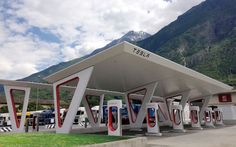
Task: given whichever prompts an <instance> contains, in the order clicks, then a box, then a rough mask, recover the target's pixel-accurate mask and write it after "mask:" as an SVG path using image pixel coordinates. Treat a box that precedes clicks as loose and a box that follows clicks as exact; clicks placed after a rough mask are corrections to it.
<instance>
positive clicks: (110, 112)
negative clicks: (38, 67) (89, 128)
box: [108, 106, 118, 132]
mask: <svg viewBox="0 0 236 147" xmlns="http://www.w3.org/2000/svg"><path fill="white" fill-rule="evenodd" d="M112 107H116V106H111V107H109V109H108V111H109V113H108V115H109V116H108V117H109V121H108V127H109V130H110V131H112V132H114V131H115V130H116V129H117V128H114V127H113V125H112ZM116 109H117V115H118V108H117V107H116ZM117 121H118V120H117Z"/></svg>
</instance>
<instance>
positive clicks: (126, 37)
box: [20, 31, 151, 82]
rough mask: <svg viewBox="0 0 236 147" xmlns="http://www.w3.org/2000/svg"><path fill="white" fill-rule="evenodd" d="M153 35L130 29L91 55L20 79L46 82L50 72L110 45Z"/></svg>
mask: <svg viewBox="0 0 236 147" xmlns="http://www.w3.org/2000/svg"><path fill="white" fill-rule="evenodd" d="M150 36H151V35H150V34H148V33H146V32H143V31H139V32H135V31H129V32H128V33H126V34H125V35H124V36H122V37H121V38H119V39H116V40H113V41H112V42H110V43H109V44H107V45H106V46H104V47H103V48H99V49H96V50H94V51H93V52H92V53H91V54H89V55H86V56H84V57H81V58H76V59H73V60H70V61H68V62H61V63H59V64H57V65H53V66H50V67H49V68H47V69H45V70H42V71H40V72H38V73H34V74H32V75H30V76H28V77H26V78H23V79H20V80H23V81H31V82H46V81H44V80H43V78H44V77H47V76H49V75H50V74H52V73H55V72H57V71H59V70H61V69H63V68H66V67H68V66H70V65H72V64H75V63H77V62H80V61H81V60H83V59H85V58H88V57H90V56H92V55H94V54H97V53H99V52H101V51H103V50H105V49H108V48H109V47H111V46H113V45H116V44H118V43H120V42H123V41H128V42H137V41H141V40H143V39H146V38H148V37H150Z"/></svg>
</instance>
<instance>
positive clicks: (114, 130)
mask: <svg viewBox="0 0 236 147" xmlns="http://www.w3.org/2000/svg"><path fill="white" fill-rule="evenodd" d="M107 108H108V125H107V126H108V135H111V136H122V128H121V108H122V101H121V100H110V101H108V102H107Z"/></svg>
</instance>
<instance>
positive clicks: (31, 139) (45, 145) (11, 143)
mask: <svg viewBox="0 0 236 147" xmlns="http://www.w3.org/2000/svg"><path fill="white" fill-rule="evenodd" d="M123 139H128V137H116V136H107V135H94V134H54V133H21V134H0V147H75V146H81V145H87V144H97V143H105V142H110V141H117V140H123Z"/></svg>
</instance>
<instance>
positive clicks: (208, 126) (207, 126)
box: [205, 125, 215, 128]
mask: <svg viewBox="0 0 236 147" xmlns="http://www.w3.org/2000/svg"><path fill="white" fill-rule="evenodd" d="M205 127H206V128H215V126H210V125H205Z"/></svg>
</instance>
